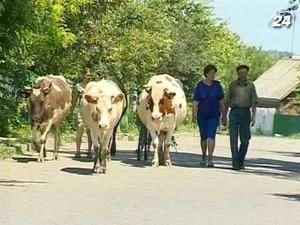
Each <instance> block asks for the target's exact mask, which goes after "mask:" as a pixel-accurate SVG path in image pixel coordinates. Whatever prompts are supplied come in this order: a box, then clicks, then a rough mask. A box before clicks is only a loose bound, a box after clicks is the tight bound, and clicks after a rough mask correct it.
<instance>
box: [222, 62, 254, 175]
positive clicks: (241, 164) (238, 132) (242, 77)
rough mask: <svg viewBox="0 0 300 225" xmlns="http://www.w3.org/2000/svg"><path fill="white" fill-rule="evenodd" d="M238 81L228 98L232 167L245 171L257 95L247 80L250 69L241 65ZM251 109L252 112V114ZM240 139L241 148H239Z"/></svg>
mask: <svg viewBox="0 0 300 225" xmlns="http://www.w3.org/2000/svg"><path fill="white" fill-rule="evenodd" d="M236 71H237V75H238V79H237V80H235V81H233V82H231V83H230V85H229V90H228V93H227V98H226V103H227V104H226V105H227V109H228V107H230V108H231V110H230V113H229V132H230V148H231V154H232V166H233V169H235V170H240V169H245V157H246V154H247V150H248V146H249V140H250V138H251V133H250V125H251V126H253V125H254V124H255V117H256V104H257V94H256V90H255V86H254V84H253V83H252V82H250V81H248V80H247V74H248V72H249V67H248V66H247V65H239V66H238V67H237V68H236ZM250 108H251V112H250ZM238 137H240V142H241V143H240V146H238Z"/></svg>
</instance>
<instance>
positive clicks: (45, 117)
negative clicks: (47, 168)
mask: <svg viewBox="0 0 300 225" xmlns="http://www.w3.org/2000/svg"><path fill="white" fill-rule="evenodd" d="M22 94H23V96H24V97H25V98H27V109H28V112H29V115H30V118H31V129H32V144H33V147H34V149H36V150H37V151H38V152H39V157H38V162H44V157H45V156H46V146H45V144H46V139H47V135H48V133H49V132H50V131H52V132H53V133H54V151H53V160H57V159H58V150H59V146H60V125H61V123H62V121H63V120H64V119H65V117H66V116H67V114H68V112H69V108H70V106H71V96H72V90H71V88H70V87H69V85H68V83H67V81H66V79H65V78H64V77H63V76H55V75H47V76H43V77H39V78H38V79H37V80H36V81H35V82H34V84H33V85H32V87H25V88H24V90H23V91H22ZM39 132H40V133H41V136H40V137H39V134H38V133H39Z"/></svg>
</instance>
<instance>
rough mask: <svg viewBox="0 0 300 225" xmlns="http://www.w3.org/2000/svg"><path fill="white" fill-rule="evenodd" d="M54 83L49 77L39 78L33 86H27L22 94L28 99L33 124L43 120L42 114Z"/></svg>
mask: <svg viewBox="0 0 300 225" xmlns="http://www.w3.org/2000/svg"><path fill="white" fill-rule="evenodd" d="M51 87H52V83H51V81H49V80H47V79H41V80H38V81H37V82H36V83H35V84H33V85H32V87H25V88H24V90H23V91H22V92H21V94H22V96H23V97H25V98H27V99H28V105H27V108H28V111H29V113H30V116H31V120H32V123H33V125H39V124H40V123H41V122H42V115H43V112H44V110H45V109H46V108H47V104H46V103H45V102H46V96H47V95H48V94H49V93H50V92H51Z"/></svg>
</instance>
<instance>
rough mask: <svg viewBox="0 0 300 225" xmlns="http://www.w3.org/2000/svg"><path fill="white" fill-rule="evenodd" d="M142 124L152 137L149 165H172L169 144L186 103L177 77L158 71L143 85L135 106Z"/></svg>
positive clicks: (182, 116)
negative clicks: (151, 156)
mask: <svg viewBox="0 0 300 225" xmlns="http://www.w3.org/2000/svg"><path fill="white" fill-rule="evenodd" d="M137 111H138V115H139V118H140V120H141V121H142V123H143V124H144V125H145V126H146V127H147V129H148V130H149V132H150V135H151V138H152V146H153V149H154V157H153V160H152V166H153V167H158V166H159V165H162V164H163V165H166V166H168V167H170V166H172V162H171V158H170V146H171V141H172V135H173V133H174V131H175V128H176V127H178V126H179V125H180V124H181V123H182V122H183V121H184V119H185V117H186V114H187V103H186V98H185V94H184V91H183V85H182V83H181V81H179V80H178V79H176V78H174V77H172V76H170V75H168V74H160V75H155V76H153V77H152V78H151V79H150V80H149V82H148V83H147V84H146V85H144V89H143V91H142V93H141V95H140V98H139V104H138V107H137Z"/></svg>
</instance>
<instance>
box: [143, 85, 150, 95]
mask: <svg viewBox="0 0 300 225" xmlns="http://www.w3.org/2000/svg"><path fill="white" fill-rule="evenodd" d="M144 90H145V91H146V92H147V93H148V94H150V92H151V86H148V85H144Z"/></svg>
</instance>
